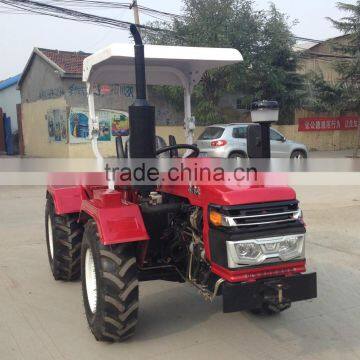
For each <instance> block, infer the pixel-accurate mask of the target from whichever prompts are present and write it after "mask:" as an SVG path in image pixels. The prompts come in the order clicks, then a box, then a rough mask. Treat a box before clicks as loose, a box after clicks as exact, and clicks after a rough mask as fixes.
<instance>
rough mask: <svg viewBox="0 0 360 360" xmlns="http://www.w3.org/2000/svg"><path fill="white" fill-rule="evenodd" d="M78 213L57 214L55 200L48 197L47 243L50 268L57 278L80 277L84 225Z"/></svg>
mask: <svg viewBox="0 0 360 360" xmlns="http://www.w3.org/2000/svg"><path fill="white" fill-rule="evenodd" d="M77 219H78V216H77V215H76V214H70V215H57V214H55V206H54V202H53V200H52V199H51V198H48V200H47V202H46V208H45V229H46V244H47V250H48V257H49V263H50V268H51V271H52V273H53V276H54V278H55V280H63V281H75V280H78V279H79V278H80V252H81V240H82V235H83V231H84V230H83V227H82V225H81V224H79V223H78V222H77Z"/></svg>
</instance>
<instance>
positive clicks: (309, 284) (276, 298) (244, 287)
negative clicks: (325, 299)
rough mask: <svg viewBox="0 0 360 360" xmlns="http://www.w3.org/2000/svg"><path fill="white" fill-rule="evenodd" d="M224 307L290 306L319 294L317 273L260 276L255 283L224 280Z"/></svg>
mask: <svg viewBox="0 0 360 360" xmlns="http://www.w3.org/2000/svg"><path fill="white" fill-rule="evenodd" d="M222 295H223V310H224V312H225V313H232V312H238V311H244V310H253V309H256V308H261V307H262V306H263V305H264V304H266V305H268V306H269V307H270V308H273V309H274V310H275V309H276V310H280V311H281V310H282V308H284V309H286V308H288V307H289V304H290V303H292V302H297V301H302V300H310V299H313V298H316V297H317V280H316V273H310V274H304V275H295V276H290V277H281V278H276V279H265V280H259V281H256V282H253V283H230V282H225V283H224V284H223V286H222Z"/></svg>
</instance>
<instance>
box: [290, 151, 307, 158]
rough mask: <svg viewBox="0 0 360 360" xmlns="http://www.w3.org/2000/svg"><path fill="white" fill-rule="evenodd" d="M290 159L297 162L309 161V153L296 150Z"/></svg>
mask: <svg viewBox="0 0 360 360" xmlns="http://www.w3.org/2000/svg"><path fill="white" fill-rule="evenodd" d="M290 158H291V159H297V160H302V159H307V153H306V152H305V151H301V150H296V151H294V152H293V153H292V154H291V157H290Z"/></svg>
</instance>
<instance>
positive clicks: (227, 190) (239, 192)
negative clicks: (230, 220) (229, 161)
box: [200, 185, 296, 205]
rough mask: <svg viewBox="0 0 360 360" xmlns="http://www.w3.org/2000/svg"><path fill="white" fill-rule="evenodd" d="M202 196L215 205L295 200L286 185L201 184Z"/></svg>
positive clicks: (294, 194) (291, 190) (293, 192)
mask: <svg viewBox="0 0 360 360" xmlns="http://www.w3.org/2000/svg"><path fill="white" fill-rule="evenodd" d="M200 191H201V194H202V196H203V197H204V198H205V199H206V200H207V202H208V203H212V204H216V205H246V204H256V203H266V202H277V201H287V200H295V199H296V193H295V191H294V190H293V189H292V188H290V187H287V186H276V187H275V186H271V187H267V186H228V185H220V186H201V187H200Z"/></svg>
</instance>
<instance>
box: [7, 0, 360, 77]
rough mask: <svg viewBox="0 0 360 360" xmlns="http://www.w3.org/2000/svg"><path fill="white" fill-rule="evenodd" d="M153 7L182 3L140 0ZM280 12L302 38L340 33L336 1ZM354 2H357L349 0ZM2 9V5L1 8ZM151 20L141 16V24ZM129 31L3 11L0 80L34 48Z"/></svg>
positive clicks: (84, 46) (98, 41) (91, 43)
mask: <svg viewBox="0 0 360 360" xmlns="http://www.w3.org/2000/svg"><path fill="white" fill-rule="evenodd" d="M138 2H139V4H141V5H143V6H148V7H151V8H155V9H159V10H163V11H169V12H173V13H180V11H181V6H182V5H181V4H182V1H181V0H157V1H154V0H139V1H138ZM273 2H274V3H275V4H276V5H277V7H278V8H279V10H281V11H282V12H284V13H287V14H288V15H289V16H290V19H292V20H298V21H299V24H298V25H296V26H295V27H294V33H295V34H296V35H298V36H301V37H308V38H313V39H327V38H330V37H333V36H336V35H339V34H338V32H337V31H336V30H335V29H333V28H332V26H331V24H330V23H329V22H328V21H327V20H326V19H325V17H326V16H330V17H333V18H339V17H341V16H342V15H341V13H340V12H339V10H338V9H337V8H336V3H337V0H300V1H295V0H273ZM347 2H351V3H355V0H347ZM255 3H256V5H257V6H258V7H259V8H260V9H264V8H267V7H268V6H269V1H268V0H255ZM0 10H1V5H0ZM98 13H99V14H102V15H105V16H109V17H115V18H119V19H121V20H127V21H132V19H133V18H132V12H130V11H129V10H117V11H113V10H112V11H110V12H109V11H104V12H101V13H100V12H98ZM148 20H150V18H148V17H144V16H143V17H141V21H142V22H144V23H145V22H146V21H148ZM127 41H129V36H128V34H127V32H126V31H120V30H115V29H107V28H103V27H99V26H95V25H87V24H83V23H76V22H73V21H67V20H60V19H56V18H53V17H45V16H37V15H9V14H3V13H1V11H0V48H1V56H0V79H4V78H7V77H9V76H12V75H15V74H18V73H20V72H21V71H22V70H23V68H24V66H25V64H26V62H27V60H28V58H29V56H30V54H31V51H32V49H33V48H34V47H44V48H50V49H59V50H72V51H75V50H76V51H77V50H82V51H87V52H93V51H96V50H97V49H100V48H102V47H104V46H106V45H108V44H110V43H113V42H127Z"/></svg>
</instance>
